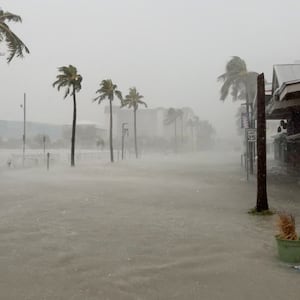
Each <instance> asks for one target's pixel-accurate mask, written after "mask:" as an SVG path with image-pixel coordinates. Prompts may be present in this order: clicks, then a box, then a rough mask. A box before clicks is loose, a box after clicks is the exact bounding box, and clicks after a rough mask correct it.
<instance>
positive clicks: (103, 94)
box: [93, 79, 123, 162]
mask: <svg viewBox="0 0 300 300" xmlns="http://www.w3.org/2000/svg"><path fill="white" fill-rule="evenodd" d="M117 88H118V86H117V85H116V84H113V82H112V81H111V79H106V80H102V82H101V83H100V89H98V90H97V91H96V94H99V96H97V97H96V98H95V99H94V100H93V101H98V104H100V103H101V102H102V101H103V100H104V99H105V98H107V99H108V100H109V112H110V122H109V145H110V161H111V162H114V149H113V137H112V135H113V132H112V130H113V115H112V102H113V100H114V97H115V96H116V97H117V98H119V99H120V101H121V103H122V99H123V98H122V93H121V92H120V91H119V90H117Z"/></svg>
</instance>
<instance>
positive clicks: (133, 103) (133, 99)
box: [122, 87, 147, 158]
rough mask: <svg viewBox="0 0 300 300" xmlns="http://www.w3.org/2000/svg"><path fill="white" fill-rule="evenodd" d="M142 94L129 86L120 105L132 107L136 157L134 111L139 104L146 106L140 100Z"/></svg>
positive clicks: (135, 140)
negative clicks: (127, 92)
mask: <svg viewBox="0 0 300 300" xmlns="http://www.w3.org/2000/svg"><path fill="white" fill-rule="evenodd" d="M143 98H144V96H142V95H140V94H139V93H138V92H137V90H136V88H135V87H133V88H130V89H129V94H128V95H126V97H125V99H124V100H123V103H122V107H124V106H128V108H131V107H132V108H133V125H134V148H135V156H136V158H138V147H137V137H136V136H137V134H136V127H137V126H136V111H137V110H138V107H139V104H143V105H145V107H147V104H146V103H145V102H144V101H142V100H141V99H143Z"/></svg>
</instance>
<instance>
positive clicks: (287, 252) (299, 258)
mask: <svg viewBox="0 0 300 300" xmlns="http://www.w3.org/2000/svg"><path fill="white" fill-rule="evenodd" d="M275 238H276V241H277V248H278V255H279V259H280V260H282V261H284V262H287V263H299V262H300V240H296V241H292V240H284V239H281V238H279V237H278V236H275Z"/></svg>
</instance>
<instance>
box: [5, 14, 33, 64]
mask: <svg viewBox="0 0 300 300" xmlns="http://www.w3.org/2000/svg"><path fill="white" fill-rule="evenodd" d="M11 21H12V22H16V23H17V22H22V18H21V17H20V16H18V15H15V14H12V13H10V12H4V11H3V10H2V9H0V42H2V41H5V42H6V44H7V48H8V53H9V54H8V57H7V62H8V63H9V62H11V60H12V59H13V58H14V57H15V56H17V57H23V56H24V52H26V53H29V50H28V48H27V47H26V45H25V44H24V43H23V42H22V41H21V39H20V38H19V37H18V36H17V35H16V34H15V33H14V32H13V31H11V29H10V28H9V26H8V25H7V22H11Z"/></svg>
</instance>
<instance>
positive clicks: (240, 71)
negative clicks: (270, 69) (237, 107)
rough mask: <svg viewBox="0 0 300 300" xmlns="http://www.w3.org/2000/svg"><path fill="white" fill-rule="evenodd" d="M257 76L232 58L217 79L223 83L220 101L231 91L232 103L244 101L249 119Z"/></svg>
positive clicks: (243, 64) (238, 58) (236, 58)
mask: <svg viewBox="0 0 300 300" xmlns="http://www.w3.org/2000/svg"><path fill="white" fill-rule="evenodd" d="M257 76H258V73H256V72H250V71H248V70H247V65H246V63H245V61H244V60H243V59H241V58H240V57H238V56H233V57H232V59H231V60H230V61H229V62H228V63H227V64H226V72H225V73H224V74H222V75H220V76H219V77H218V80H219V81H222V82H223V85H222V87H221V91H220V92H221V100H222V101H224V100H225V99H226V98H227V97H228V95H229V92H230V90H231V96H232V98H233V100H234V101H236V100H246V109H247V113H248V117H249V107H250V108H251V110H252V103H253V100H254V98H255V96H256V89H257V86H256V81H257ZM249 121H250V117H249ZM249 123H250V122H249Z"/></svg>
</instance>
